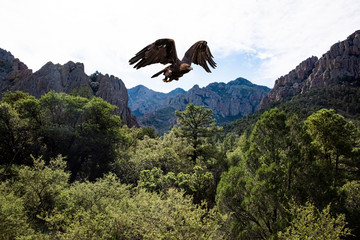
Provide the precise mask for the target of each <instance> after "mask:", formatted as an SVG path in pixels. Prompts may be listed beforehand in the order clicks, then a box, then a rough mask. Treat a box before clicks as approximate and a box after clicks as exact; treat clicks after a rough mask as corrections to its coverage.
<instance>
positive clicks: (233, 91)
mask: <svg viewBox="0 0 360 240" xmlns="http://www.w3.org/2000/svg"><path fill="white" fill-rule="evenodd" d="M269 91H270V89H269V88H268V87H264V86H258V85H255V84H253V83H251V82H250V81H248V80H246V79H244V78H237V79H236V80H233V81H230V82H228V83H222V82H220V83H217V82H215V83H211V84H209V85H208V86H206V87H202V88H200V87H199V86H198V85H194V87H192V88H191V89H190V90H189V91H184V90H183V89H175V90H174V91H172V92H169V93H168V94H165V93H160V92H155V91H153V90H150V89H148V88H146V87H144V86H141V85H140V86H136V87H134V88H131V89H129V107H130V109H131V110H132V112H133V113H135V115H136V116H137V117H138V121H139V123H140V125H141V126H147V127H153V128H155V129H156V130H158V131H159V132H160V133H162V132H164V131H168V130H170V129H171V128H172V127H173V125H174V124H175V123H176V118H175V114H174V111H175V110H179V111H182V110H184V109H185V108H186V105H187V104H189V103H193V104H194V105H197V106H205V107H207V108H209V109H211V110H212V111H213V114H214V117H215V118H216V120H217V123H218V124H219V125H223V124H225V123H228V122H230V121H233V120H234V119H237V118H241V117H243V116H246V115H248V114H250V113H253V112H255V111H256V110H258V109H259V107H260V101H261V99H262V98H263V97H265V96H266V95H267V93H268V92H269Z"/></svg>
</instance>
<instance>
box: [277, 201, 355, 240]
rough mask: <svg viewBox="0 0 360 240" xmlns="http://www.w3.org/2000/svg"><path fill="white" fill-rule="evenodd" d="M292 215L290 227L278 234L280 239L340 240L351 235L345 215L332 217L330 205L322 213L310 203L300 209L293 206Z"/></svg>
mask: <svg viewBox="0 0 360 240" xmlns="http://www.w3.org/2000/svg"><path fill="white" fill-rule="evenodd" d="M290 214H291V216H292V217H293V219H292V221H291V223H290V226H289V227H287V228H286V229H285V231H284V232H279V233H278V236H279V239H289V240H290V239H291V240H293V239H294V240H300V239H320V240H340V239H343V237H346V236H348V235H350V230H349V229H348V228H345V225H346V222H345V215H344V214H339V215H337V216H336V217H332V216H331V214H330V205H328V206H327V207H326V208H324V209H323V210H322V211H321V212H320V211H318V210H317V209H316V208H315V207H314V205H312V204H310V203H307V204H306V205H304V206H300V207H299V206H296V205H293V206H292V207H291V208H290Z"/></svg>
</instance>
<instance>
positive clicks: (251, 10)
mask: <svg viewBox="0 0 360 240" xmlns="http://www.w3.org/2000/svg"><path fill="white" fill-rule="evenodd" d="M0 6H1V14H0V34H1V35H0V48H2V49H5V50H7V51H10V52H11V53H12V54H13V55H14V56H15V57H16V58H19V59H20V60H21V61H22V62H24V63H25V64H26V65H27V66H28V67H29V68H30V69H32V70H33V71H34V72H35V71H37V70H39V69H40V68H41V67H42V66H43V65H45V64H46V63H47V62H49V61H51V62H53V63H55V64H56V63H59V64H65V63H67V62H68V61H73V62H81V63H84V65H85V72H86V73H87V74H88V75H90V74H92V73H94V72H95V71H99V72H101V73H103V74H109V75H114V76H116V77H119V78H120V79H122V80H123V82H124V83H125V85H126V87H127V88H132V87H135V86H136V85H139V84H142V85H144V86H146V87H148V88H150V89H153V90H155V91H161V92H169V91H171V90H173V89H175V88H179V87H180V88H183V89H185V90H188V89H190V88H191V87H192V86H193V85H195V84H198V85H199V86H200V87H204V86H207V85H208V84H210V83H212V82H225V83H227V82H229V81H231V80H234V79H236V78H238V77H243V78H246V79H248V80H249V81H251V82H253V83H255V84H258V85H264V86H268V87H270V88H272V87H273V86H274V83H275V80H276V79H277V78H279V77H281V76H283V75H286V74H287V73H288V72H289V71H291V70H292V69H294V68H295V67H296V66H297V65H298V64H299V63H300V62H302V61H303V60H305V59H307V58H309V57H311V56H317V57H321V56H322V55H323V54H324V53H326V52H327V51H328V50H329V49H330V47H331V46H332V45H333V44H334V43H336V42H338V41H343V40H345V39H346V38H347V37H348V36H349V35H350V34H352V33H353V32H355V31H356V30H360V0H336V1H330V0H234V1H233V0H214V1H213V0H205V1H203V0H181V1H172V0H152V1H150V0H101V1H100V0H98V1H95V0H60V1H59V0H11V1H10V0H0ZM159 38H172V39H174V40H175V44H176V48H177V54H178V57H179V58H180V59H181V58H182V57H183V55H184V53H185V52H186V50H187V49H188V48H189V47H190V46H191V45H192V44H193V43H195V42H196V41H199V40H206V41H207V42H208V45H209V47H210V49H211V52H212V54H213V56H214V60H215V62H216V63H217V68H216V69H213V70H212V73H207V72H206V71H205V70H204V69H202V68H201V67H200V66H198V65H194V66H193V68H194V70H193V71H191V72H189V73H188V74H186V75H184V76H183V77H182V78H180V80H179V81H173V82H170V83H164V82H163V81H162V77H160V76H159V77H158V78H151V76H152V75H153V74H154V73H156V72H158V71H160V70H162V69H163V68H164V67H165V66H164V65H162V64H153V65H151V66H147V67H145V68H141V69H139V70H136V69H134V68H133V66H130V65H129V64H128V61H129V59H130V58H132V57H133V56H134V55H135V54H136V53H137V52H138V51H140V50H141V49H142V48H143V47H145V46H147V45H148V44H150V43H153V42H154V41H155V40H157V39H159Z"/></svg>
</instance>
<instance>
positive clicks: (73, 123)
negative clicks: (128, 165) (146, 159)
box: [0, 92, 124, 180]
mask: <svg viewBox="0 0 360 240" xmlns="http://www.w3.org/2000/svg"><path fill="white" fill-rule="evenodd" d="M114 110H115V106H113V105H111V104H109V103H107V102H105V101H103V100H102V99H100V98H96V97H94V98H91V99H87V98H82V97H79V96H71V95H67V94H65V93H55V92H49V93H47V94H45V95H44V96H42V97H41V98H40V99H35V98H34V97H32V96H30V95H28V94H26V93H22V92H15V93H8V94H7V95H5V96H4V98H3V99H2V101H1V103H0V133H1V136H0V149H1V150H3V152H4V154H2V155H1V164H8V165H11V164H13V163H17V164H21V163H29V162H31V159H30V158H29V156H30V154H33V155H34V156H40V155H43V156H44V157H45V158H51V157H56V156H57V155H58V154H62V155H63V156H66V157H67V162H68V167H69V169H70V170H71V173H72V177H71V179H72V180H74V179H75V178H77V177H78V178H81V177H85V178H89V179H91V180H94V179H96V178H97V177H99V176H102V174H103V173H104V172H106V171H108V170H109V169H110V163H111V162H113V161H114V160H115V158H116V152H117V148H118V146H119V145H121V144H122V143H123V141H124V136H123V133H122V131H121V126H122V124H121V119H120V117H119V116H116V115H114V114H112V113H113V111H114Z"/></svg>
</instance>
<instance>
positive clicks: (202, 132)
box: [175, 103, 220, 162]
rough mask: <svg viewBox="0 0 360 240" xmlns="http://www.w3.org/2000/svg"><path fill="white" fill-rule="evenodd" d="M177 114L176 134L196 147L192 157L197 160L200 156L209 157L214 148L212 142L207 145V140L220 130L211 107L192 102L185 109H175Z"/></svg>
mask: <svg viewBox="0 0 360 240" xmlns="http://www.w3.org/2000/svg"><path fill="white" fill-rule="evenodd" d="M175 116H176V117H177V123H178V125H179V126H178V127H177V128H175V132H176V134H177V135H178V136H180V137H184V138H186V139H187V140H188V141H189V143H190V144H191V146H192V147H193V149H194V152H193V154H192V156H191V159H192V160H193V161H194V162H195V161H196V159H197V158H198V157H200V156H203V157H204V158H207V157H208V156H209V155H210V154H211V153H212V151H211V150H212V149H213V148H212V146H211V144H210V145H207V144H206V141H207V140H209V139H210V138H211V137H212V136H213V135H214V134H215V133H216V132H218V131H219V130H220V128H219V127H217V126H216V125H215V122H216V121H215V119H214V118H213V113H212V111H211V109H207V108H205V107H204V106H194V105H193V104H192V103H190V104H188V105H187V106H186V109H185V111H183V112H179V111H175Z"/></svg>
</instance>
